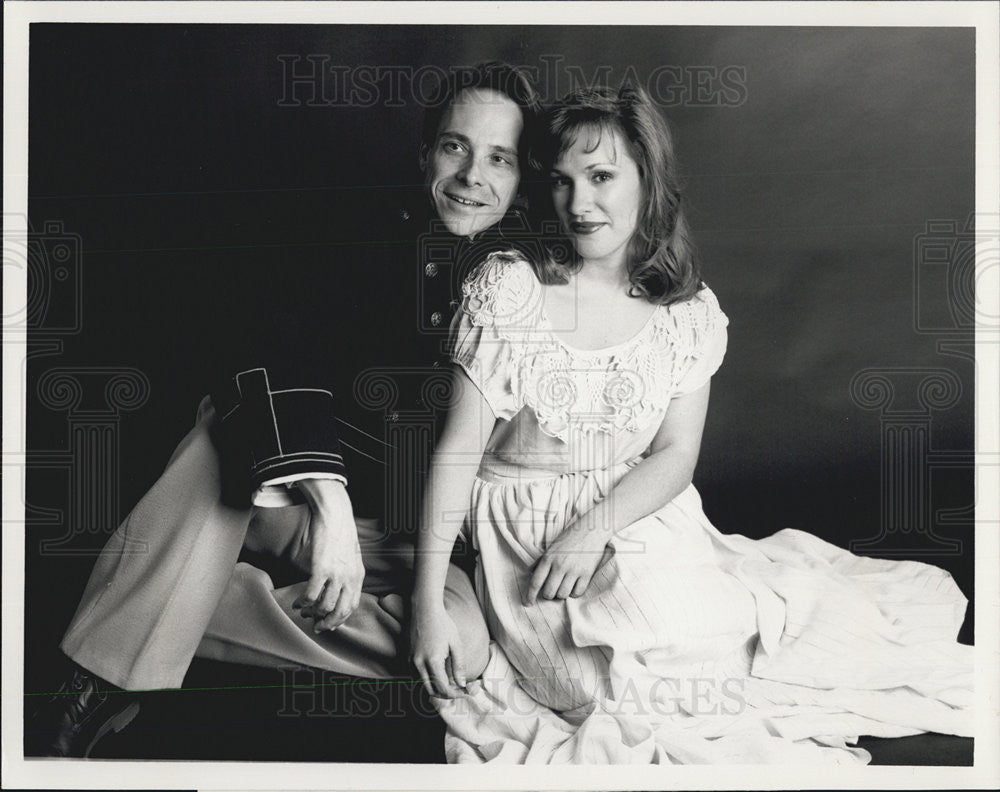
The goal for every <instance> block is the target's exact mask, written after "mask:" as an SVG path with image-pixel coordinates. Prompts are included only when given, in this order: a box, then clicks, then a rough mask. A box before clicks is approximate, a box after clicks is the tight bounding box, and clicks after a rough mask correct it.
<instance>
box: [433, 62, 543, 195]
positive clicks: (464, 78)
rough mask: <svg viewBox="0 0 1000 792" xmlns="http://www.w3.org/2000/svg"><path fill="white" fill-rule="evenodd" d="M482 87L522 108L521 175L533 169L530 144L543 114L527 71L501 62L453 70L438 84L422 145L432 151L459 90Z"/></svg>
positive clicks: (519, 150)
mask: <svg viewBox="0 0 1000 792" xmlns="http://www.w3.org/2000/svg"><path fill="white" fill-rule="evenodd" d="M473 88H484V89H488V90H491V91H496V92H497V93H499V94H502V95H503V96H506V97H507V98H509V99H510V100H511V101H513V102H514V103H515V104H516V105H517V106H518V107H520V108H521V116H522V117H523V120H524V129H523V131H522V132H521V139H520V141H519V143H518V151H517V153H518V159H519V164H520V168H521V174H522V175H524V174H526V173H528V171H529V170H532V169H536V168H535V165H534V163H533V161H532V160H531V152H530V144H531V141H533V140H534V137H535V133H536V129H537V127H538V124H539V120H540V118H541V115H542V103H541V101H540V100H539V98H538V91H536V90H535V85H534V82H533V80H532V79H531V77H530V75H529V74H528V70H527V69H526V68H524V67H523V66H512V65H511V64H509V63H504V62H502V61H489V62H487V63H480V64H477V65H475V66H472V67H468V68H460V69H455V70H453V71H452V72H451V74H450V75H449V76H448V78H447V79H446V80H443V81H442V82H441V83H440V84H439V85H438V90H437V92H436V94H435V96H434V99H433V100H432V101H431V103H430V104H429V105H428V106H427V110H426V111H425V112H424V135H423V144H424V145H425V146H427V147H428V148H433V146H434V143H435V141H436V140H437V134H438V128H439V127H440V125H441V119H442V117H443V116H444V113H445V110H447V109H448V107H450V106H451V103H452V102H453V101H455V97H456V96H458V95H459V94H460V93H461V92H462V91H467V90H470V89H473Z"/></svg>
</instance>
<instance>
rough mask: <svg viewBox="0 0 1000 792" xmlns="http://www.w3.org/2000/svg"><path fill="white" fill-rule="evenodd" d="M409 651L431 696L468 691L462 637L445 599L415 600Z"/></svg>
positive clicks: (447, 696) (456, 695) (450, 696)
mask: <svg viewBox="0 0 1000 792" xmlns="http://www.w3.org/2000/svg"><path fill="white" fill-rule="evenodd" d="M410 651H411V652H412V655H413V656H412V660H413V665H415V666H416V668H417V673H419V674H420V679H421V680H422V681H423V683H424V689H425V690H426V691H427V693H428V694H429V695H431V696H440V697H443V698H458V697H459V696H460V695H462V694H463V693H464V692H465V664H464V657H463V648H462V643H461V638H460V636H459V634H458V628H457V627H456V626H455V622H454V621H452V618H451V617H450V616H449V615H448V612H447V611H446V610H445V608H444V603H443V602H442V603H441V605H439V606H438V605H431V606H421V605H419V604H418V603H417V602H414V603H413V620H412V622H411V625H410Z"/></svg>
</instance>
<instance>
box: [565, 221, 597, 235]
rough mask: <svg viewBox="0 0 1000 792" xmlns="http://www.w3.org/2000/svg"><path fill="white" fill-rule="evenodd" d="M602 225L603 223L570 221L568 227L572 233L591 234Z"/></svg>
mask: <svg viewBox="0 0 1000 792" xmlns="http://www.w3.org/2000/svg"><path fill="white" fill-rule="evenodd" d="M603 225H604V223H570V224H569V227H570V230H572V232H573V233H574V234H593V233H594V232H595V231H596V230H597V229H598V228H601V227H602V226H603Z"/></svg>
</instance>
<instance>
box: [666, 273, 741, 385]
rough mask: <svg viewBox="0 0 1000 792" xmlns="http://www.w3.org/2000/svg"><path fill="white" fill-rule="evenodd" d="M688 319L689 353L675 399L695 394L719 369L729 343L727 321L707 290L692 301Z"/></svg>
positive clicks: (714, 298) (712, 294) (699, 293)
mask: <svg viewBox="0 0 1000 792" xmlns="http://www.w3.org/2000/svg"><path fill="white" fill-rule="evenodd" d="M689 315H690V329H691V332H692V338H693V343H692V351H691V353H690V360H689V362H688V365H687V367H686V370H685V371H684V373H683V374H682V375H681V377H680V380H679V381H678V383H677V385H676V387H675V388H674V394H673V395H674V396H683V395H685V394H687V393H694V391H696V390H698V389H699V388H700V387H702V386H703V385H704V384H705V383H706V382H708V381H709V380H710V379H711V378H712V375H714V374H715V372H716V371H718V370H719V367H720V366H721V365H722V359H723V358H724V357H725V355H726V346H727V344H728V342H729V332H728V329H727V328H728V326H729V318H728V317H727V316H726V315H725V314H724V313H723V312H722V309H721V308H720V307H719V301H718V300H717V299H716V297H715V294H714V293H713V292H712V291H711V290H710V289H708V288H707V287H706V288H704V289H702V290H701V291H700V292H698V294H697V295H695V297H694V298H692V300H691V305H690V314H689Z"/></svg>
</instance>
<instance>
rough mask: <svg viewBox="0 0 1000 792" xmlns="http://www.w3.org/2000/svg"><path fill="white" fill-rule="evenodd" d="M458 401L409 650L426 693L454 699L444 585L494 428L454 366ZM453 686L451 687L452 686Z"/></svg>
mask: <svg viewBox="0 0 1000 792" xmlns="http://www.w3.org/2000/svg"><path fill="white" fill-rule="evenodd" d="M452 381H453V384H454V396H453V399H452V403H451V406H450V407H449V410H448V416H447V419H446V422H445V428H444V432H443V433H442V435H441V439H440V441H439V442H438V444H437V448H435V450H434V456H433V458H432V460H431V469H430V476H429V478H428V483H427V491H426V496H425V498H424V505H423V515H422V519H421V524H420V533H419V536H418V538H417V555H416V575H415V583H414V589H413V601H412V602H413V620H412V624H411V651H412V652H413V662H414V665H416V667H417V670H418V671H419V672H420V676H421V678H422V679H423V681H424V686H425V687H426V688H427V692H428V693H430V694H431V695H441V696H446V697H448V698H452V697H454V696H455V695H457V693H458V691H457V690H454V688H453V687H452V685H454V686H455V687H460V688H461V687H465V678H464V673H463V672H464V669H463V662H462V661H463V657H462V644H461V636H459V635H458V634H457V631H456V630H455V625H454V623H453V622H452V621H451V619H450V618H449V616H448V615H447V613H446V612H445V608H444V584H445V578H446V576H447V574H448V564H449V563H450V561H451V552H452V549H453V548H454V546H455V539H456V537H457V536H458V532H459V529H460V528H461V525H462V520H463V518H464V515H466V514H467V513H468V510H469V501H470V496H471V493H472V485H473V482H474V481H475V477H476V471H477V470H478V469H479V463H480V462H481V460H482V456H483V450H484V449H485V448H486V444H487V442H488V441H489V438H490V434H491V432H492V431H493V427H494V425H495V424H496V418H495V417H494V415H493V411H492V410H491V409H490V406H489V404H488V403H487V402H486V400H485V399H484V398H483V395H482V394H481V393H480V392H479V390H478V389H477V388H476V386H475V385H474V384H473V383H472V381H471V380H470V379H469V377H468V375H467V374H466V373H465V372H464V371H462V370H461V369H460V368H459V367H457V366H456V367H455V371H454V375H453V380H452ZM449 683H450V684H449Z"/></svg>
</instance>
